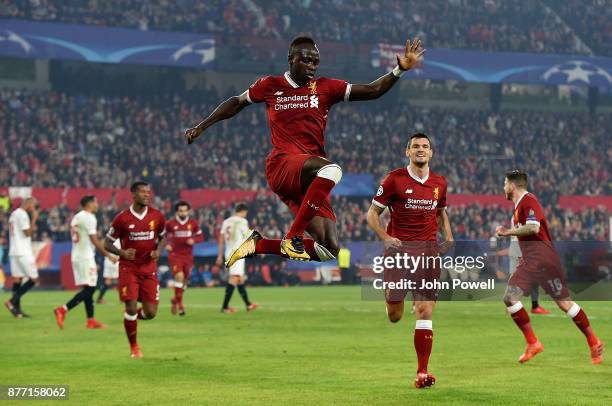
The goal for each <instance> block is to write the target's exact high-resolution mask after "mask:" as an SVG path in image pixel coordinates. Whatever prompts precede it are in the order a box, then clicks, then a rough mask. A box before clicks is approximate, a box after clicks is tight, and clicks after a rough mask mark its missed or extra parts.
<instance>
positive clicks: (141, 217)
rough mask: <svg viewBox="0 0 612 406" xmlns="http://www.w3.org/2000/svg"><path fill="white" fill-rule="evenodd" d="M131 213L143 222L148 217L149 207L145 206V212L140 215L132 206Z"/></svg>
mask: <svg viewBox="0 0 612 406" xmlns="http://www.w3.org/2000/svg"><path fill="white" fill-rule="evenodd" d="M130 212H131V213H132V215H133V216H134V217H136V218H137V219H138V220H142V219H143V218H145V217H146V216H147V213H148V212H149V206H145V209H144V211H143V212H142V213H141V214H138V213H136V212H135V211H134V206H133V205H130Z"/></svg>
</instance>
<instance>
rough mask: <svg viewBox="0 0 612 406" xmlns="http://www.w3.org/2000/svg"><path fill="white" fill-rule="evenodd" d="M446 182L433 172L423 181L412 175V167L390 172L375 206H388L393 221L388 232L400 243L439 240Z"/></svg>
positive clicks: (382, 185) (375, 197)
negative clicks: (440, 212)
mask: <svg viewBox="0 0 612 406" xmlns="http://www.w3.org/2000/svg"><path fill="white" fill-rule="evenodd" d="M446 189H447V184H446V179H444V176H440V175H438V174H435V173H433V172H432V171H431V170H430V171H429V174H428V175H427V176H426V177H425V178H424V179H419V178H418V177H417V176H416V175H414V174H412V172H411V171H410V168H409V167H408V168H399V169H395V170H393V171H391V172H390V173H389V174H388V175H387V176H386V177H385V179H384V180H383V181H382V184H381V185H380V186H379V187H378V192H376V196H374V199H373V200H372V203H373V204H375V205H376V206H378V207H380V208H385V207H389V211H390V212H391V221H389V225H388V226H387V233H388V234H389V235H390V236H392V237H395V238H399V239H400V240H401V241H436V240H437V235H438V219H437V217H436V215H437V209H441V208H443V207H446Z"/></svg>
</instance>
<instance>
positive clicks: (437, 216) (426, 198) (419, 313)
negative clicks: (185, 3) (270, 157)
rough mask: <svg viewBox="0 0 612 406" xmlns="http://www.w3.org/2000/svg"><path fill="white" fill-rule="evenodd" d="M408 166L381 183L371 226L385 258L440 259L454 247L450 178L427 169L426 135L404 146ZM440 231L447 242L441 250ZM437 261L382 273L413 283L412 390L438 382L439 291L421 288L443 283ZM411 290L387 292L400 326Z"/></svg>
mask: <svg viewBox="0 0 612 406" xmlns="http://www.w3.org/2000/svg"><path fill="white" fill-rule="evenodd" d="M406 156H407V157H408V159H409V164H408V167H404V168H399V169H395V170H393V171H391V172H390V173H389V174H388V175H387V176H386V177H385V178H384V180H383V181H382V184H381V185H380V187H379V188H378V191H377V193H376V196H375V197H374V199H373V200H372V205H371V206H370V209H369V210H368V225H369V226H370V228H371V229H372V230H373V231H374V232H375V233H376V235H377V236H378V238H380V239H381V240H382V241H383V242H384V245H385V256H394V255H396V253H401V254H408V255H414V256H427V257H432V258H436V257H438V256H439V255H440V254H444V253H445V252H446V251H448V249H450V247H451V246H452V244H453V241H454V239H453V234H452V231H451V226H450V221H449V219H448V214H447V213H446V189H447V184H446V179H445V178H444V177H443V176H440V175H438V174H436V173H434V172H433V171H431V170H430V169H429V161H430V160H431V158H432V156H433V148H432V144H431V140H430V139H429V137H428V136H427V135H426V134H422V133H417V134H414V135H412V136H411V137H410V140H409V141H408V145H407V147H406ZM386 208H389V211H390V213H391V221H390V222H389V224H388V226H387V229H386V230H385V229H384V228H383V226H382V225H381V222H380V215H381V214H382V213H383V211H384V210H385V209H386ZM438 228H440V229H441V230H442V232H443V233H444V238H445V241H444V242H443V243H442V244H441V245H440V246H438V243H437V234H438ZM435 262H436V261H431V262H428V263H425V264H424V266H421V267H420V268H418V269H415V270H406V269H399V267H398V268H397V269H395V268H390V269H386V270H385V271H384V274H383V277H384V281H385V282H399V281H401V280H411V281H413V283H415V284H416V285H415V289H411V291H412V297H413V299H414V302H413V303H414V313H415V316H416V326H415V330H414V348H415V350H416V354H417V360H418V367H417V374H416V379H415V381H414V386H415V387H417V388H425V387H428V386H432V385H433V384H434V383H435V382H436V378H435V377H434V376H433V375H432V374H430V373H429V372H428V371H427V366H428V363H429V356H430V354H431V347H432V345H433V328H432V316H433V310H434V307H435V304H436V300H437V296H438V293H437V290H434V289H423V288H422V287H421V284H422V282H423V281H427V282H431V281H434V280H439V278H440V268H439V264H436V263H435ZM407 293H408V290H407V289H385V299H386V302H387V303H386V309H387V316H388V317H389V320H390V321H391V322H392V323H397V322H398V321H400V320H401V318H402V316H403V315H404V299H405V297H406V295H407Z"/></svg>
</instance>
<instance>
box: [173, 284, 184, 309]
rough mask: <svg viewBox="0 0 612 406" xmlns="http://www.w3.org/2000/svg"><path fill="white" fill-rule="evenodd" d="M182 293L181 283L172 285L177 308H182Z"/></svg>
mask: <svg viewBox="0 0 612 406" xmlns="http://www.w3.org/2000/svg"><path fill="white" fill-rule="evenodd" d="M184 291H185V289H184V288H183V284H182V283H176V284H175V285H174V299H175V300H176V304H178V305H179V307H183V292H184Z"/></svg>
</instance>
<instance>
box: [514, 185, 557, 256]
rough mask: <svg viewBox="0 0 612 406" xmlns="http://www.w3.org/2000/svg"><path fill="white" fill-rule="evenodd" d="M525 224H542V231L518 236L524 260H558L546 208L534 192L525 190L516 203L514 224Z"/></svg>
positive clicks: (518, 225) (516, 225)
mask: <svg viewBox="0 0 612 406" xmlns="http://www.w3.org/2000/svg"><path fill="white" fill-rule="evenodd" d="M525 224H535V225H539V226H540V231H538V233H537V234H534V235H528V236H524V237H518V240H519V247H520V248H521V255H522V258H523V261H525V262H526V263H527V264H529V262H532V263H534V264H535V263H539V262H542V261H543V259H547V258H548V259H553V260H556V257H557V254H556V252H555V250H554V246H553V244H552V238H551V237H550V232H549V231H548V222H547V221H546V218H545V217H544V210H542V206H541V205H540V202H539V201H538V199H537V198H536V197H535V195H534V194H533V193H529V192H525V194H524V195H523V196H521V197H520V198H519V199H518V201H517V202H516V204H515V205H514V214H513V216H512V225H513V226H514V227H520V226H522V225H525Z"/></svg>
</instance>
